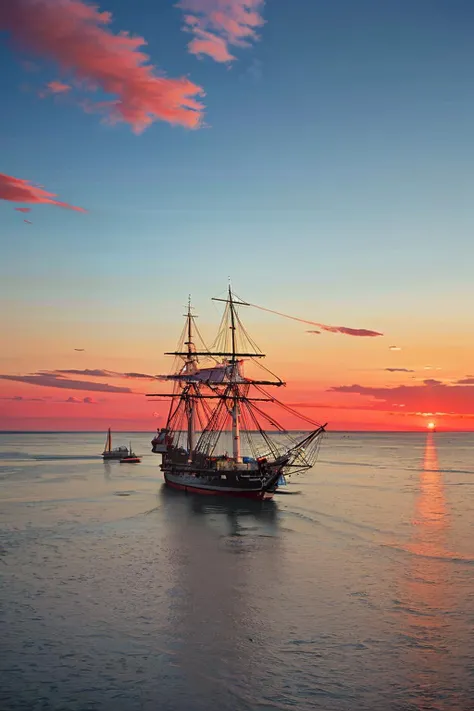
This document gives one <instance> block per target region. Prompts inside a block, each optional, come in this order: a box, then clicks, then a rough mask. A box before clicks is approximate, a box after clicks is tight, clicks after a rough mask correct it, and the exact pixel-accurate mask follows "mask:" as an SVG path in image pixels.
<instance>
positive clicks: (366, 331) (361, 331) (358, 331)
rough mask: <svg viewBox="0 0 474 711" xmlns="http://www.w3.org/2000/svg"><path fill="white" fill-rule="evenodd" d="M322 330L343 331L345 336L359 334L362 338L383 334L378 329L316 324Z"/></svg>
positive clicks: (330, 331)
mask: <svg viewBox="0 0 474 711" xmlns="http://www.w3.org/2000/svg"><path fill="white" fill-rule="evenodd" d="M316 325H317V326H319V328H320V329H321V330H322V331H328V332H329V333H343V334H344V335H345V336H361V337H362V338H374V337H375V336H383V333H379V331H371V330H370V329H368V328H349V326H326V325H325V324H323V323H318V324H316Z"/></svg>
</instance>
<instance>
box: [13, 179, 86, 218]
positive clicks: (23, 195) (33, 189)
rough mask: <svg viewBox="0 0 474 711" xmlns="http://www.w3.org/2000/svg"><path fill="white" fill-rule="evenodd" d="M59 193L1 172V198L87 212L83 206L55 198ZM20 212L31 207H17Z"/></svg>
mask: <svg viewBox="0 0 474 711" xmlns="http://www.w3.org/2000/svg"><path fill="white" fill-rule="evenodd" d="M56 197H57V195H55V194H54V193H48V192H47V191H46V190H44V189H43V188H41V187H39V186H37V185H33V184H32V183H31V182H30V181H29V180H23V179H22V178H14V177H13V176H12V175H5V173H0V200H9V201H11V202H33V203H45V204H49V205H57V206H58V207H65V208H67V209H68V210H77V211H78V212H86V211H85V210H84V208H82V207H75V205H69V204H68V203H67V202H61V201H60V200H55V199H54V198H56ZM16 209H17V210H19V212H26V211H29V208H26V207H22V208H16Z"/></svg>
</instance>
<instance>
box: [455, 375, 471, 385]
mask: <svg viewBox="0 0 474 711" xmlns="http://www.w3.org/2000/svg"><path fill="white" fill-rule="evenodd" d="M456 385H474V378H472V377H467V378H463V379H462V380H458V381H457V382H456Z"/></svg>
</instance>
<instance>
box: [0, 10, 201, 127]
mask: <svg viewBox="0 0 474 711" xmlns="http://www.w3.org/2000/svg"><path fill="white" fill-rule="evenodd" d="M111 21H112V15H111V14H110V13H109V12H100V11H99V9H98V8H97V7H93V6H91V5H88V4H86V3H85V2H83V0H56V1H55V2H51V0H15V2H2V3H0V30H2V29H3V30H6V31H8V32H9V33H10V34H11V36H12V37H13V39H14V41H15V42H16V43H17V44H18V45H19V46H20V47H22V48H26V49H27V50H28V51H30V52H34V53H36V54H37V55H40V56H43V57H46V58H47V59H52V60H53V61H55V62H57V63H58V64H59V66H60V67H61V69H62V70H63V71H67V72H69V73H70V74H72V75H73V76H74V77H75V79H76V80H79V81H80V82H81V83H82V85H83V86H87V87H88V88H97V87H100V88H101V89H102V90H103V91H105V92H106V93H108V94H111V95H113V96H114V97H116V98H115V99H113V100H110V101H101V102H98V103H96V104H93V103H88V104H87V105H85V106H87V109H88V110H89V111H98V112H100V113H104V114H105V115H106V118H107V120H108V121H109V122H110V123H117V122H119V121H123V122H125V123H128V124H129V125H130V126H131V127H132V129H133V130H134V131H135V132H136V133H140V132H141V131H143V130H144V129H145V128H147V127H148V126H149V125H150V124H151V123H153V122H154V121H157V120H162V121H167V122H168V123H172V124H181V125H182V126H187V127H188V128H196V127H197V126H199V124H200V122H201V118H202V108H203V107H202V104H201V103H199V102H198V101H197V100H196V98H195V97H196V96H197V95H201V94H203V91H202V89H201V87H199V86H197V85H196V84H193V83H192V82H191V81H189V79H186V78H184V77H183V78H181V79H168V78H166V77H164V76H160V75H159V74H158V73H157V72H156V71H155V67H154V66H153V65H151V64H150V63H149V57H148V56H147V55H146V54H144V53H143V52H141V51H140V48H141V47H143V45H145V44H146V42H145V40H144V39H143V38H142V37H131V36H130V35H129V33H127V32H121V33H119V34H114V33H113V32H112V31H111V30H110V29H108V28H107V25H109V24H110V23H111Z"/></svg>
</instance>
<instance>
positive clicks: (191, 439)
mask: <svg viewBox="0 0 474 711" xmlns="http://www.w3.org/2000/svg"><path fill="white" fill-rule="evenodd" d="M186 318H187V320H188V340H187V341H186V343H185V345H186V346H187V359H186V372H187V373H188V374H189V373H190V371H192V370H193V367H192V366H193V365H194V363H195V355H194V352H195V348H194V343H193V315H192V313H191V296H189V298H188V313H187V314H186ZM194 408H195V401H194V398H193V397H192V396H189V397H188V398H187V401H186V412H187V416H188V462H192V460H193V452H194V445H195V439H196V432H195V411H194Z"/></svg>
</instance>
